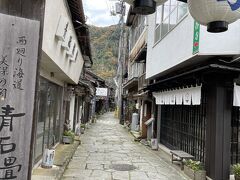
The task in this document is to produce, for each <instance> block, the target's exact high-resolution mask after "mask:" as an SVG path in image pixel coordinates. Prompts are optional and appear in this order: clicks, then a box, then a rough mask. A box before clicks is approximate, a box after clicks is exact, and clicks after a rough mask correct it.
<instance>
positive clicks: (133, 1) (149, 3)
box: [124, 0, 167, 15]
mask: <svg viewBox="0 0 240 180" xmlns="http://www.w3.org/2000/svg"><path fill="white" fill-rule="evenodd" d="M166 1H167V0H124V2H126V3H128V4H130V5H132V6H133V12H135V13H136V14H142V15H148V14H153V13H154V12H155V11H156V6H158V5H162V4H163V3H165V2H166Z"/></svg>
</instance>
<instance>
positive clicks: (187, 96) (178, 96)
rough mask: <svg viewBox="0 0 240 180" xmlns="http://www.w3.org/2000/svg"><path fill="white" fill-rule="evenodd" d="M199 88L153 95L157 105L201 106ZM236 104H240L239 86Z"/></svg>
mask: <svg viewBox="0 0 240 180" xmlns="http://www.w3.org/2000/svg"><path fill="white" fill-rule="evenodd" d="M201 88H202V87H201V86H196V87H191V88H184V89H177V90H173V91H165V92H158V93H153V96H154V97H155V98H156V104H158V105H164V104H165V105H175V104H176V105H182V104H184V105H191V104H192V105H200V104H201ZM238 91H239V93H238V94H239V97H238V102H239V104H240V86H239V90H238Z"/></svg>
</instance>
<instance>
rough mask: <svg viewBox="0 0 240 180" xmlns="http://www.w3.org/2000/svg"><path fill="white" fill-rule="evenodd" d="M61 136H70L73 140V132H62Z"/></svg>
mask: <svg viewBox="0 0 240 180" xmlns="http://www.w3.org/2000/svg"><path fill="white" fill-rule="evenodd" d="M63 135H64V136H70V137H72V138H73V139H74V137H75V134H74V132H72V131H64V132H63Z"/></svg>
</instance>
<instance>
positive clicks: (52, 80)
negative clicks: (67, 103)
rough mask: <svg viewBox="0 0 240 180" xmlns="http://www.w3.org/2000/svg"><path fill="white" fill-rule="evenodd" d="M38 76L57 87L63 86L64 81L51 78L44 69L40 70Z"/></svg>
mask: <svg viewBox="0 0 240 180" xmlns="http://www.w3.org/2000/svg"><path fill="white" fill-rule="evenodd" d="M40 75H41V76H42V77H44V78H45V79H47V80H49V81H51V82H53V83H55V84H57V85H59V86H62V87H63V86H64V81H61V80H59V79H57V78H56V77H51V76H50V72H47V71H46V69H43V68H40Z"/></svg>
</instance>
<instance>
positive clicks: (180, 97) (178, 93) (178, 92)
mask: <svg viewBox="0 0 240 180" xmlns="http://www.w3.org/2000/svg"><path fill="white" fill-rule="evenodd" d="M182 103H183V90H182V89H178V90H176V104H177V105H182Z"/></svg>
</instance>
